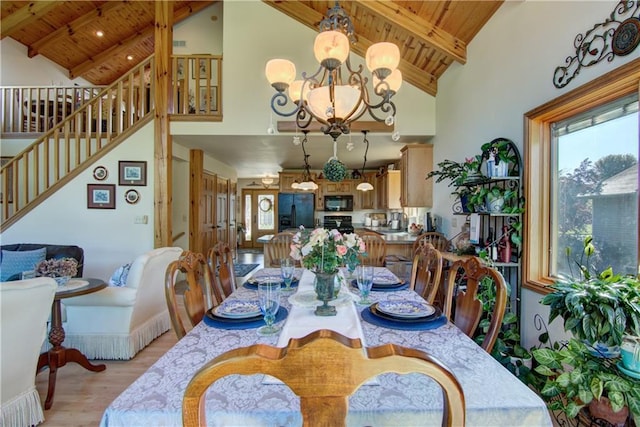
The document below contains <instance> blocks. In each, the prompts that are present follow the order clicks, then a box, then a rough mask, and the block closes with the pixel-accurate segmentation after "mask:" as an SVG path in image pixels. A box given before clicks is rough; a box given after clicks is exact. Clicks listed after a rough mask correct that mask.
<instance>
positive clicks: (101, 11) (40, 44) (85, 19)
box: [28, 1, 126, 58]
mask: <svg viewBox="0 0 640 427" xmlns="http://www.w3.org/2000/svg"><path fill="white" fill-rule="evenodd" d="M124 5H126V2H124V1H120V2H113V1H110V2H107V3H105V4H103V5H101V6H99V7H97V8H96V9H94V10H92V11H90V12H88V13H85V14H84V15H82V16H80V17H78V18H76V19H74V20H73V21H71V22H70V23H69V24H67V25H65V26H63V27H60V28H58V29H57V30H55V31H53V32H51V33H49V34H47V35H46V36H44V37H42V38H41V39H39V40H37V41H36V42H35V43H33V44H32V45H31V46H29V51H28V56H29V58H33V57H34V56H36V55H37V54H38V53H40V51H41V50H42V49H43V48H45V47H46V46H47V45H49V44H51V43H55V42H57V41H58V40H60V38H62V37H64V36H65V35H66V34H74V33H77V32H78V31H80V29H81V28H82V27H84V26H85V25H87V24H90V23H92V22H94V20H95V19H99V18H100V17H103V16H105V15H106V14H107V13H108V12H110V11H112V10H115V9H118V8H120V7H122V6H124Z"/></svg>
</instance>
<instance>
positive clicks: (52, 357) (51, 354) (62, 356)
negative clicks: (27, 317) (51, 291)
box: [36, 300, 107, 409]
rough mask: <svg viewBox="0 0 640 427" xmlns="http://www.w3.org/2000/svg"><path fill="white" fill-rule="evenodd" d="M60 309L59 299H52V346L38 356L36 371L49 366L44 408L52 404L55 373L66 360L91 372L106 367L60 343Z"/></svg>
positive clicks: (62, 331)
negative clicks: (90, 360)
mask: <svg viewBox="0 0 640 427" xmlns="http://www.w3.org/2000/svg"><path fill="white" fill-rule="evenodd" d="M61 311H62V310H61V307H60V300H54V301H53V306H52V307H51V330H50V331H49V343H50V344H51V346H52V347H51V348H50V349H49V351H48V352H47V353H42V354H41V355H40V357H39V358H38V368H37V370H36V372H40V370H41V369H42V368H44V367H45V366H48V367H49V388H48V390H47V399H46V400H45V402H44V409H50V408H51V405H53V395H54V394H55V391H56V374H57V373H58V368H61V367H63V366H64V365H66V364H67V362H75V363H77V364H79V365H80V366H82V367H83V368H85V369H87V370H89V371H92V372H101V371H104V370H105V369H107V366H106V365H104V364H101V365H94V364H92V363H91V362H89V359H87V358H86V356H85V355H84V354H82V353H80V351H79V350H77V349H75V348H66V347H63V346H62V345H61V344H62V342H63V341H64V337H65V334H64V328H63V327H62V315H61Z"/></svg>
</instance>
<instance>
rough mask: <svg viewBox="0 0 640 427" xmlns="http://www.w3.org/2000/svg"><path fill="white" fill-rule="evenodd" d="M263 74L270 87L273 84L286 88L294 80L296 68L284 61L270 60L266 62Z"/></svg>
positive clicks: (289, 62) (291, 63)
mask: <svg viewBox="0 0 640 427" xmlns="http://www.w3.org/2000/svg"><path fill="white" fill-rule="evenodd" d="M264 73H265V75H266V76H267V80H269V83H270V84H271V85H272V86H273V85H274V84H285V85H287V86H288V85H290V84H291V83H292V82H293V80H294V79H295V78H296V66H295V64H294V63H293V62H291V61H289V60H286V59H271V60H269V61H268V62H267V65H266V66H265V68H264Z"/></svg>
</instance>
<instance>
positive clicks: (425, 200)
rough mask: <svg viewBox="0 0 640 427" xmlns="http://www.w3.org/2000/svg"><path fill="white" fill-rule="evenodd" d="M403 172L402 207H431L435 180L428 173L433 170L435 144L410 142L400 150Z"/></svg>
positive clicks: (401, 169)
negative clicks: (428, 177)
mask: <svg viewBox="0 0 640 427" xmlns="http://www.w3.org/2000/svg"><path fill="white" fill-rule="evenodd" d="M400 152H401V153H402V157H401V158H400V171H401V173H402V183H401V196H400V204H401V205H402V207H412V208H415V207H431V206H432V204H433V180H432V179H429V180H427V179H426V177H427V174H428V173H429V172H431V171H432V170H433V145H432V144H409V145H405V146H404V147H402V149H401V150H400Z"/></svg>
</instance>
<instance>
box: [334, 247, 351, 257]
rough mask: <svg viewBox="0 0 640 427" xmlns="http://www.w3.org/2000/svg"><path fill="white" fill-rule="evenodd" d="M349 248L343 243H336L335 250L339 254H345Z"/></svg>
mask: <svg viewBox="0 0 640 427" xmlns="http://www.w3.org/2000/svg"><path fill="white" fill-rule="evenodd" d="M348 250H349V249H348V248H347V247H346V246H345V245H336V252H338V255H339V256H345V255H346V253H347V251H348Z"/></svg>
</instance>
